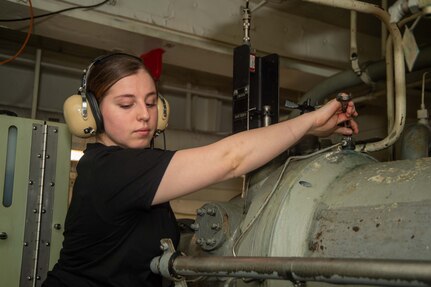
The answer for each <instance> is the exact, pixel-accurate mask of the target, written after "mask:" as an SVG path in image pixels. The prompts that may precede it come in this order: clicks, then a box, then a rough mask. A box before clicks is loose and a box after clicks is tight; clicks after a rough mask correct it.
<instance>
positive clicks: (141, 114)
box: [137, 104, 150, 122]
mask: <svg viewBox="0 0 431 287" xmlns="http://www.w3.org/2000/svg"><path fill="white" fill-rule="evenodd" d="M137 118H138V121H145V122H146V121H148V120H149V119H150V113H149V111H148V108H147V106H146V105H145V104H144V105H140V108H139V109H138V111H137Z"/></svg>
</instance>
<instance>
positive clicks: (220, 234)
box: [151, 1, 431, 286]
mask: <svg viewBox="0 0 431 287" xmlns="http://www.w3.org/2000/svg"><path fill="white" fill-rule="evenodd" d="M264 2H265V1H264ZM308 2H318V3H319V4H323V5H330V6H334V7H338V8H344V9H349V10H352V11H357V12H363V13H369V14H373V15H375V16H377V17H378V18H379V19H380V20H381V21H382V22H383V23H384V24H385V25H386V26H387V29H388V31H389V33H390V37H391V38H390V41H388V43H390V44H392V43H393V45H394V53H395V54H394V57H393V58H392V57H391V56H390V57H388V58H387V59H386V61H387V66H389V67H394V71H395V73H394V74H395V79H388V80H387V86H388V87H392V86H395V99H396V102H395V105H394V106H395V109H396V110H395V111H392V113H390V114H388V120H389V132H388V136H387V137H386V138H385V139H382V140H380V141H377V142H371V143H359V144H354V142H353V139H352V138H351V137H345V138H344V139H343V140H342V141H341V142H340V143H336V144H333V145H332V146H329V147H327V148H322V146H321V145H313V148H312V149H307V148H297V149H295V152H292V150H291V151H287V152H286V153H285V154H283V155H281V156H280V157H279V158H277V159H275V160H273V161H272V162H270V163H268V164H267V165H266V166H264V167H262V168H260V169H259V170H257V171H255V172H253V173H251V174H248V175H246V177H245V185H244V189H243V192H242V196H241V197H240V198H235V199H233V200H232V201H230V202H226V203H220V202H213V203H207V204H205V205H204V206H202V207H201V208H199V209H197V211H196V220H195V221H194V222H193V223H192V224H190V229H192V230H193V232H188V233H184V234H183V236H182V241H181V243H180V246H179V247H178V250H174V248H173V246H172V244H171V243H170V241H169V239H164V240H162V242H161V248H162V250H163V252H164V253H163V255H162V256H160V257H156V258H154V259H153V261H152V265H151V268H152V271H153V272H155V273H159V274H162V275H163V276H164V277H167V278H169V279H171V280H174V281H175V282H176V286H316V285H318V286H320V285H322V284H324V286H327V283H332V284H347V285H373V286H374V285H386V286H394V285H399V286H430V285H431V232H430V230H429V228H427V226H429V224H430V222H431V192H430V188H429V186H430V185H431V158H430V157H429V150H430V149H429V147H430V128H429V120H428V114H427V110H426V108H425V106H424V104H423V101H422V107H421V110H420V112H419V111H418V118H419V119H420V120H419V124H420V126H419V127H415V128H414V129H412V132H409V133H407V135H406V137H407V138H406V139H405V140H403V141H404V142H405V145H404V146H403V148H402V149H403V154H404V155H405V157H403V158H405V159H404V160H395V161H388V162H379V161H377V160H376V159H374V158H373V157H371V156H369V155H367V154H366V153H364V152H368V151H377V150H382V149H386V148H388V147H390V146H391V145H393V144H394V143H395V142H396V141H397V140H398V139H400V137H401V133H402V131H403V127H404V124H405V114H406V112H405V105H406V98H405V93H406V91H405V79H404V77H405V73H404V58H403V52H402V48H401V35H400V31H399V30H398V28H397V26H396V25H395V24H393V23H392V22H391V20H390V19H389V14H387V13H386V12H384V11H383V10H381V9H380V8H378V7H376V6H374V5H370V4H367V3H364V2H359V1H308ZM398 2H400V3H401V2H402V1H398ZM400 3H398V4H396V5H401V4H400ZM247 4H248V1H247ZM243 21H244V32H245V33H244V34H245V36H244V43H245V45H244V46H240V47H238V48H237V49H235V53H234V65H236V66H235V67H234V90H233V97H234V101H233V111H234V118H233V120H234V127H233V130H234V131H238V130H243V129H249V128H254V127H259V126H262V122H265V121H262V120H260V121H259V118H256V111H263V110H264V108H263V104H260V105H259V103H264V102H266V103H267V104H266V105H270V104H268V103H273V102H274V101H273V99H271V98H269V99H268V98H266V99H262V98H259V97H257V100H256V98H253V92H250V91H251V90H252V89H253V86H254V84H253V82H254V79H256V78H258V76H256V75H255V74H254V73H256V70H255V68H256V67H255V66H254V65H253V63H254V61H255V56H254V55H253V53H252V49H251V48H249V47H247V46H248V45H249V44H250V42H249V31H248V28H249V26H250V11H249V8H248V6H246V7H245V8H244V17H243ZM390 48H392V47H390ZM388 50H389V49H388ZM244 51H245V52H244ZM352 51H354V50H352ZM243 53H245V56H244V54H243ZM248 55H250V57H248ZM355 55H356V54H355ZM235 56H237V57H239V59H235ZM355 58H356V57H355ZM248 59H250V62H248V61H247V60H248ZM262 59H263V58H262ZM243 62H245V63H246V64H243ZM353 62H354V61H353ZM353 62H352V65H354V63H353ZM247 64H249V66H247ZM356 64H357V63H356ZM238 65H242V66H240V67H237V66H238ZM354 66H355V65H354ZM243 67H246V68H248V70H247V69H243ZM257 68H259V67H258V66H257ZM351 73H352V74H353V77H354V78H357V79H359V81H361V80H362V81H364V82H366V81H368V82H369V80H370V77H369V75H364V74H365V71H358V73H356V75H355V73H353V71H351ZM390 73H392V70H391V71H390ZM257 74H259V71H257ZM388 75H389V73H388ZM424 77H425V76H424ZM235 78H236V80H235ZM334 78H335V79H334V80H333V81H332V82H333V83H332V85H331V84H329V83H325V84H326V86H323V85H322V87H321V88H320V90H325V89H328V87H331V86H332V87H335V88H334V91H335V90H336V89H337V88H340V86H339V85H340V84H341V85H342V84H343V83H339V81H338V80H337V78H336V77H334ZM344 78H345V77H344ZM392 80H394V82H392ZM328 82H329V81H328ZM334 84H335V85H334ZM273 88H274V87H270V89H273ZM317 90H318V89H316V91H312V92H317V93H318V91H317ZM329 92H333V91H332V90H331V91H327V90H325V93H321V94H320V95H319V96H316V95H314V98H313V96H312V95H311V94H312V93H310V94H308V93H307V94H306V95H305V96H310V98H313V100H316V99H318V100H322V98H318V97H322V96H326V95H327V94H329ZM391 93H393V90H391V91H390V89H389V88H388V101H389V100H390V99H392V98H393V94H391ZM255 94H256V93H255ZM257 94H258V95H264V93H260V94H259V89H258V93H257ZM273 94H274V93H273ZM275 94H277V93H275ZM315 94H316V93H315ZM247 97H248V98H247ZM263 97H264V96H263ZM337 98H338V99H339V100H341V101H344V100H348V99H349V97H348V94H339V97H337ZM303 100H304V101H303V102H304V103H306V104H295V105H294V107H301V105H302V107H304V106H306V108H301V110H302V112H306V111H307V109H308V108H310V110H312V109H314V107H312V106H310V105H309V103H310V101H309V98H308V99H303ZM244 103H246V104H244ZM250 103H253V104H250ZM256 103H257V104H256ZM291 104H292V103H288V105H289V106H292V105H291ZM241 107H242V109H241ZM258 114H259V113H258ZM259 115H261V114H259ZM247 121H248V122H247ZM267 123H268V124H270V123H271V122H270V121H267ZM414 143H420V151H416V150H415V144H414ZM298 151H300V152H298ZM301 151H307V152H301ZM408 151H411V152H408Z"/></svg>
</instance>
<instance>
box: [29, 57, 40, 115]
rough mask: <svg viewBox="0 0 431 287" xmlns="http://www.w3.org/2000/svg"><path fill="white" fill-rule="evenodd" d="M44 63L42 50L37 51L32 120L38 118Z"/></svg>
mask: <svg viewBox="0 0 431 287" xmlns="http://www.w3.org/2000/svg"><path fill="white" fill-rule="evenodd" d="M41 62H42V50H41V49H37V50H36V61H35V63H34V80H33V98H32V103H31V118H32V119H35V118H36V112H37V102H38V98H39V83H40V66H41Z"/></svg>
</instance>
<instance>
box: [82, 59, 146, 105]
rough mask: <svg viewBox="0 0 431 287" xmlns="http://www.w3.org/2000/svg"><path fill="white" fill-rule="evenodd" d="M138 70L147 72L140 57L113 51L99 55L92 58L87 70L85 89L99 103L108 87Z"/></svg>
mask: <svg viewBox="0 0 431 287" xmlns="http://www.w3.org/2000/svg"><path fill="white" fill-rule="evenodd" d="M139 70H144V71H145V72H147V73H149V71H148V70H147V68H146V67H145V65H144V62H143V61H142V59H140V58H138V57H135V56H133V55H129V54H124V53H114V54H108V55H105V56H101V57H99V58H97V59H95V60H94V62H93V66H92V67H91V68H90V69H89V71H88V72H89V74H88V76H87V77H88V79H87V91H89V92H91V93H92V94H93V95H94V97H95V98H96V99H97V102H98V103H100V102H101V101H102V100H103V98H104V96H105V94H106V92H107V91H108V90H109V88H111V87H112V86H113V85H114V84H115V83H116V82H118V81H119V80H120V79H122V78H124V77H127V76H130V75H133V74H136V73H137V72H138V71H139ZM149 74H150V73H149ZM150 75H151V74H150Z"/></svg>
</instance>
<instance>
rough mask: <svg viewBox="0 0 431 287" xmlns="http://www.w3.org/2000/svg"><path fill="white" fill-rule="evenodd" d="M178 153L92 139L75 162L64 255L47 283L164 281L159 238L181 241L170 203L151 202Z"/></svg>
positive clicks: (130, 286)
mask: <svg viewBox="0 0 431 287" xmlns="http://www.w3.org/2000/svg"><path fill="white" fill-rule="evenodd" d="M173 155H174V152H172V151H162V150H158V149H123V148H121V147H106V146H104V145H102V144H99V143H97V144H89V145H88V146H87V149H86V151H85V153H84V156H83V157H82V158H81V160H80V161H79V163H78V165H77V168H76V170H77V174H78V176H77V178H76V181H75V185H74V188H73V196H72V202H71V204H70V207H69V210H68V213H67V216H66V223H65V231H64V242H63V248H62V250H61V252H60V259H59V261H58V263H57V264H56V265H55V266H54V268H53V270H52V271H51V272H49V273H48V278H47V280H46V281H45V282H44V285H43V286H44V287H45V286H46V287H54V286H76V287H86V286H92V287H93V286H94V287H95V286H103V287H106V286H116V287H119V286H124V287H134V286H139V287H143V286H161V285H162V280H161V277H160V276H158V275H155V274H153V273H152V272H151V270H150V267H149V266H150V262H151V259H152V258H154V257H156V256H159V255H160V254H161V250H160V239H161V238H171V239H172V240H173V242H174V245H177V244H178V241H179V231H178V227H177V224H176V220H175V217H174V214H173V212H172V209H171V207H170V205H169V203H165V204H160V205H155V206H151V202H152V201H153V198H154V195H155V193H156V191H157V188H158V186H159V184H160V181H161V179H162V177H163V174H164V173H165V170H166V168H167V166H168V164H169V162H170V160H171V159H172V156H173Z"/></svg>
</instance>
